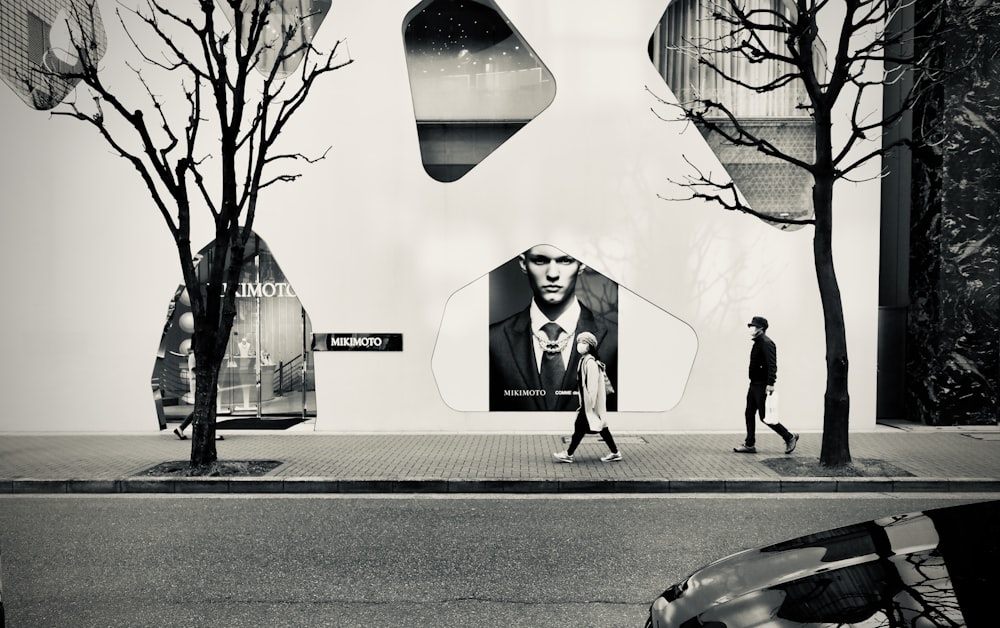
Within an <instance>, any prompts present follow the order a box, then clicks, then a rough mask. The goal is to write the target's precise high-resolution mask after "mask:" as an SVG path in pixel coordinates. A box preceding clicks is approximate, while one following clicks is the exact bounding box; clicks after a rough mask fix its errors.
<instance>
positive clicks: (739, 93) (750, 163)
mask: <svg viewBox="0 0 1000 628" xmlns="http://www.w3.org/2000/svg"><path fill="white" fill-rule="evenodd" d="M725 4H726V3H725V2H723V3H722V6H724V5H725ZM743 8H744V9H745V10H747V11H750V10H755V11H761V13H760V14H758V15H757V16H755V18H754V19H755V21H763V20H764V19H765V17H764V16H765V15H770V16H771V17H770V19H771V21H772V23H774V24H775V25H778V24H779V23H780V19H779V17H778V16H779V15H780V16H783V18H784V19H787V20H792V19H794V13H793V12H792V11H791V9H790V8H789V7H788V6H787V4H786V1H785V0H746V1H745V2H744V3H743ZM719 9H720V4H719V3H718V2H716V1H714V0H674V2H672V3H671V4H670V6H669V7H668V8H667V10H666V12H665V13H664V14H663V18H662V19H661V20H660V22H659V24H657V27H656V30H655V31H654V32H653V36H652V37H651V39H650V43H649V53H650V59H651V60H652V62H653V64H654V65H655V66H656V69H657V71H658V72H659V74H660V76H661V77H663V80H664V81H665V82H666V83H667V85H668V86H669V87H670V89H671V91H672V92H673V94H674V96H675V97H676V98H677V100H678V101H679V102H680V103H681V104H689V103H692V102H694V101H696V100H711V101H714V102H719V103H722V104H723V105H724V106H725V107H726V108H727V109H728V110H729V111H730V112H731V113H732V114H733V117H735V118H736V119H737V120H738V121H739V124H740V125H741V126H743V127H744V128H745V129H746V130H748V131H749V132H751V133H753V134H754V135H755V136H757V137H761V138H766V139H767V140H768V141H770V142H771V143H772V144H774V145H775V146H777V147H778V148H779V149H780V150H781V151H782V152H785V153H786V154H789V155H793V156H795V157H797V158H799V159H803V160H805V161H812V160H813V159H814V158H815V136H816V133H815V125H814V124H813V120H812V118H811V116H810V114H809V111H808V109H806V108H805V107H803V106H802V105H803V103H806V102H808V98H807V96H806V94H805V92H804V88H803V87H802V84H801V81H798V80H792V81H790V82H789V83H787V84H786V85H784V86H782V87H780V88H778V89H775V90H772V91H767V92H763V93H758V92H756V91H754V90H752V89H749V88H747V87H744V86H743V85H740V84H737V82H736V81H738V82H739V83H743V84H744V85H765V84H768V83H770V82H771V81H774V80H775V79H777V78H779V77H780V76H782V75H783V74H785V73H786V72H787V71H788V70H789V68H788V67H787V66H783V65H782V64H778V63H751V62H750V61H749V60H748V59H746V58H745V57H743V56H742V55H740V54H737V53H733V52H722V51H721V50H723V49H727V48H732V47H734V46H736V45H738V44H739V41H740V39H742V38H745V37H746V34H745V33H743V34H741V35H737V36H734V34H733V33H732V25H731V24H729V23H728V22H726V21H723V20H720V19H718V18H717V17H714V16H713V12H714V11H718V10H719ZM760 37H761V39H760V41H759V42H758V43H757V45H761V46H765V47H766V48H767V49H768V50H775V51H780V50H782V48H783V46H784V43H783V37H784V36H783V34H782V33H781V32H779V31H777V30H775V31H763V30H761V31H760ZM817 56H819V57H820V58H822V57H823V55H817ZM699 58H701V59H704V60H708V61H710V62H711V63H712V64H714V65H715V66H716V67H718V68H719V70H721V72H723V73H725V74H726V75H728V76H729V77H732V78H733V79H736V81H733V80H726V79H725V78H724V77H723V76H721V75H720V72H719V71H716V70H715V69H713V68H712V67H710V66H709V65H708V64H705V63H699ZM718 120H719V122H720V123H724V122H723V118H722V117H721V116H720V117H719V119H718ZM701 131H702V134H703V135H704V136H705V139H706V141H707V142H708V144H709V146H710V147H711V148H712V150H713V151H714V152H715V154H716V156H717V157H718V158H719V160H720V161H721V162H722V164H723V165H724V166H725V167H726V170H727V171H728V172H729V175H730V176H731V177H732V178H733V180H734V181H735V183H736V185H737V187H738V188H739V190H740V192H742V194H743V196H744V197H745V199H746V202H747V203H748V204H749V205H750V207H751V208H752V209H754V210H755V211H757V212H760V213H763V214H765V215H768V216H774V217H780V218H785V219H787V218H792V219H804V218H810V217H811V216H812V179H811V177H810V176H809V175H808V173H806V172H805V171H803V170H801V169H799V168H797V167H795V166H792V165H790V164H787V163H785V162H783V161H780V160H776V159H774V158H770V157H767V156H765V155H763V154H761V153H759V152H757V151H756V150H754V149H753V148H747V147H738V146H733V145H731V144H729V143H728V142H726V141H725V140H724V139H723V138H721V137H720V136H719V135H718V134H714V133H708V132H707V131H706V130H705V129H701ZM768 224H773V225H775V226H777V227H779V228H783V229H785V228H790V226H789V225H786V224H780V223H770V222H769V223H768ZM791 228H794V227H791Z"/></svg>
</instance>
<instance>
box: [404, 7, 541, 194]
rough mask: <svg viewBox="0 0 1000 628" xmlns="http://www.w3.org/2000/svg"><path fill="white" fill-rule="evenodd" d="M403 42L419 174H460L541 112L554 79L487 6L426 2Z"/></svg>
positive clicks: (410, 18)
mask: <svg viewBox="0 0 1000 628" xmlns="http://www.w3.org/2000/svg"><path fill="white" fill-rule="evenodd" d="M403 43H404V46H405V51H406V65H407V70H408V72H409V78H410V92H411V95H412V98H413V113H414V118H415V119H416V124H417V135H418V139H419V141H420V156H421V160H422V161H423V165H424V169H425V170H426V171H427V174H429V175H430V176H431V177H433V178H434V179H436V180H438V181H443V182H450V181H455V180H457V179H459V178H461V177H462V176H464V175H465V174H466V173H467V172H468V171H469V170H471V169H472V168H474V167H475V166H476V165H477V164H479V163H480V162H481V161H482V160H483V159H485V158H486V157H487V156H488V155H489V154H490V153H492V152H493V151H494V150H496V148H497V147H499V146H500V145H501V144H503V143H504V142H506V141H507V140H508V139H509V138H510V137H511V136H513V135H514V134H515V133H517V132H518V131H519V130H520V129H521V128H522V127H524V125H526V124H527V123H528V122H530V121H531V120H532V119H534V118H535V117H536V116H537V115H538V114H539V113H541V112H542V111H543V110H544V109H545V108H546V107H548V106H549V104H550V103H551V102H552V99H553V98H555V81H554V80H553V78H552V74H551V73H550V72H549V71H548V69H547V68H546V67H545V65H544V64H543V63H542V61H541V60H540V59H539V58H538V56H537V55H536V54H535V53H534V51H533V50H532V49H531V47H530V46H528V44H527V42H526V41H525V40H524V39H523V38H522V37H521V36H520V35H519V34H518V33H517V31H516V29H515V28H514V25H513V24H511V22H510V21H509V20H508V19H507V18H506V17H505V16H504V15H503V13H501V11H500V9H499V8H498V7H497V6H496V5H495V4H494V3H493V1H492V0H479V1H473V0H425V1H424V2H421V3H420V4H418V5H417V6H416V7H414V9H413V10H412V11H410V13H409V14H408V15H407V16H406V18H405V20H404V22H403Z"/></svg>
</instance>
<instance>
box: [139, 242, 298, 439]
mask: <svg viewBox="0 0 1000 628" xmlns="http://www.w3.org/2000/svg"><path fill="white" fill-rule="evenodd" d="M200 255H201V256H202V258H204V257H206V256H208V255H211V246H209V247H205V249H203V250H202V251H201V253H200ZM204 266H207V265H204ZM204 266H202V267H204ZM168 312H169V313H168V317H167V324H166V327H165V328H164V333H163V337H162V340H161V342H160V348H159V351H158V354H157V357H156V364H155V367H154V371H153V378H152V379H153V393H154V400H155V402H156V405H157V415H158V417H159V422H160V427H161V428H165V427H166V424H167V423H168V422H179V421H183V420H184V419H185V418H186V417H187V416H188V415H189V414H190V413H191V412H192V411H193V410H194V405H193V404H194V368H193V367H194V359H193V353H192V352H191V351H190V348H191V329H192V326H191V324H190V318H191V314H190V308H189V306H188V300H187V295H186V294H185V291H184V287H183V286H180V287H179V288H178V289H177V291H176V293H175V295H174V299H173V300H172V301H171V304H170V307H169V310H168ZM311 340H312V324H311V323H310V321H309V316H308V314H306V312H305V309H303V307H302V304H301V302H300V301H299V299H298V297H297V296H296V294H295V290H294V288H293V287H292V285H291V283H290V282H289V281H288V279H287V278H286V277H285V275H284V273H282V272H281V268H280V267H279V266H278V264H277V262H276V261H275V259H274V256H273V255H272V254H271V251H270V250H269V249H268V248H267V245H266V244H265V243H264V241H263V240H261V239H260V238H259V237H258V236H257V235H256V234H254V235H253V236H252V237H251V239H250V242H249V243H248V246H247V251H246V261H245V262H244V264H243V269H242V272H241V276H240V285H239V286H238V287H237V291H236V318H235V320H234V321H233V329H232V334H231V336H230V338H229V346H228V350H227V352H226V355H225V357H224V358H223V361H222V365H221V367H220V369H219V391H218V402H217V404H218V405H217V414H218V426H219V427H220V428H229V429H241V428H242V429H286V428H288V427H291V426H294V425H300V424H302V423H307V424H314V422H315V420H314V419H315V416H316V386H315V379H314V376H313V361H312V358H311V355H312V354H311V350H310V346H311Z"/></svg>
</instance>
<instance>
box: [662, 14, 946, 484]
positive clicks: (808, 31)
mask: <svg viewBox="0 0 1000 628" xmlns="http://www.w3.org/2000/svg"><path fill="white" fill-rule="evenodd" d="M948 1H949V0H935V1H934V5H935V7H934V9H935V10H931V11H926V12H925V13H924V14H923V15H922V16H920V17H917V18H916V19H915V20H912V21H907V22H904V21H902V20H901V19H900V18H901V15H902V14H903V13H904V12H911V14H912V7H913V2H914V0H842V1H840V2H831V0H704V2H703V4H706V5H708V6H709V7H710V8H709V10H708V11H707V12H706V15H707V17H706V18H705V19H708V20H711V21H712V22H713V23H714V26H713V29H712V33H713V35H712V36H711V37H689V38H685V39H684V40H682V41H678V42H674V43H673V44H672V45H669V46H668V50H669V51H670V52H672V53H673V54H679V55H687V56H689V57H690V58H692V59H693V60H694V61H696V62H697V64H698V65H700V66H703V67H705V68H707V69H708V70H709V71H710V74H712V75H713V76H714V77H715V81H716V83H721V84H724V85H726V86H728V87H729V88H735V91H740V90H743V91H745V92H746V93H749V94H751V96H752V97H763V96H764V95H766V94H769V93H774V92H778V91H779V90H783V89H784V90H787V89H788V88H790V87H791V88H795V91H796V93H798V94H799V95H801V100H800V101H799V102H798V103H797V107H798V108H799V110H801V111H804V112H805V113H807V114H808V116H809V117H810V119H811V121H812V126H813V128H814V137H815V142H814V151H812V152H813V154H812V155H811V156H810V157H807V158H804V157H802V156H801V155H796V154H793V153H792V152H790V151H788V150H785V149H783V148H782V147H781V146H780V145H779V144H780V142H778V141H776V140H775V139H774V138H772V137H768V136H767V132H768V127H766V126H763V127H755V126H753V125H750V124H747V123H746V121H745V120H744V119H743V118H741V116H740V113H739V111H738V109H737V107H736V106H735V105H734V104H733V103H731V102H724V101H723V99H721V98H718V97H717V96H716V94H713V93H709V92H705V91H701V92H698V91H695V92H694V93H693V94H691V95H690V97H689V98H684V97H683V96H678V97H679V98H680V99H681V102H680V104H679V106H680V108H681V110H682V112H683V116H684V117H685V118H686V119H687V120H690V121H692V122H694V123H695V124H696V125H697V126H698V127H699V128H700V129H702V131H703V132H706V133H708V134H709V135H710V136H711V135H714V136H716V137H718V138H721V139H722V140H723V142H724V143H726V144H729V145H732V146H735V147H740V149H741V150H743V149H746V150H753V151H757V152H758V153H760V154H762V155H764V156H765V157H767V158H768V159H770V160H773V161H775V162H780V163H784V164H789V165H792V166H794V167H795V168H797V169H799V170H801V171H803V172H805V173H808V178H809V179H810V180H811V183H812V207H811V212H810V213H811V216H807V217H786V216H780V215H772V214H769V213H767V212H766V211H764V210H762V209H761V208H755V207H751V206H750V205H749V203H747V201H746V200H745V198H744V197H743V196H742V195H741V194H739V193H738V190H737V186H736V184H735V183H733V182H732V181H729V180H726V181H723V180H721V179H718V178H713V176H712V174H711V173H705V172H702V171H700V170H698V169H697V168H695V169H694V174H693V175H690V176H688V177H687V178H686V179H685V180H684V181H683V182H681V184H682V185H683V186H684V187H685V188H686V189H687V190H689V192H690V195H691V196H690V197H691V198H699V199H704V200H708V201H711V202H713V203H716V204H718V205H720V206H721V207H723V208H724V209H727V210H732V211H739V212H744V213H747V214H750V215H754V216H757V217H759V218H761V219H763V220H766V221H768V222H771V223H774V224H776V225H784V226H788V225H812V227H813V229H814V239H813V259H814V263H815V269H816V278H817V282H818V286H819V293H820V300H821V303H822V308H823V322H824V329H825V340H826V390H825V394H824V406H823V442H822V449H821V452H820V462H821V463H822V464H824V465H829V466H842V465H846V464H848V463H850V462H851V453H850V446H849V440H848V421H849V415H850V396H849V393H848V384H847V382H848V377H847V375H848V356H847V337H846V333H845V327H844V310H843V304H842V300H841V293H840V287H839V284H838V281H837V276H836V272H835V269H834V259H833V246H832V236H833V209H834V202H833V199H834V188H835V184H836V183H837V182H838V181H851V180H858V178H859V177H862V176H865V175H863V174H862V172H863V168H864V167H866V165H870V164H871V163H872V162H874V163H875V164H878V165H881V160H882V158H883V157H885V156H886V155H887V154H888V153H889V152H890V151H893V150H895V149H898V148H900V147H902V146H905V145H909V144H910V143H911V140H910V139H909V138H908V137H907V136H906V135H899V136H895V137H889V136H887V135H886V130H887V129H889V128H891V127H893V126H894V125H897V123H899V122H900V120H901V119H903V118H904V116H905V115H907V112H908V111H909V109H910V108H911V107H912V106H913V105H914V103H915V102H917V101H918V100H919V99H921V98H922V97H923V96H924V95H925V94H926V93H927V92H928V90H929V89H931V88H932V87H933V86H934V85H935V84H936V83H937V82H938V81H939V80H940V75H941V72H940V70H939V69H937V68H933V67H931V64H930V63H929V61H928V60H929V59H931V58H932V56H933V55H932V51H933V50H934V49H935V48H936V47H937V46H938V45H939V44H938V36H939V35H940V30H941V28H940V24H939V19H938V18H939V15H938V11H937V10H938V9H939V8H940V7H941V6H943V5H945V4H946V3H947V2H948ZM838 12H839V19H837V14H838ZM831 14H833V15H831ZM822 20H826V21H828V22H834V23H836V25H837V26H839V32H835V33H834V36H835V37H836V38H835V39H832V40H831V41H829V42H828V43H829V44H831V46H830V48H829V50H828V49H827V47H826V46H827V44H826V43H825V42H823V41H821V39H820V23H821V21H822ZM918 29H919V30H918ZM918 33H919V34H918ZM733 59H735V60H736V62H735V63H733V62H732V60H733ZM762 65H770V66H771V67H772V68H776V69H775V70H772V71H771V72H762V73H756V74H755V73H752V72H750V73H747V72H740V71H739V68H748V67H761V66H762ZM890 85H891V86H896V87H901V90H900V91H901V93H902V95H901V97H900V98H899V100H898V103H897V105H896V106H895V107H893V108H891V109H883V110H882V111H881V113H879V112H878V111H877V110H874V108H873V107H872V100H871V99H872V98H878V94H880V90H881V89H882V88H883V87H885V86H890ZM730 91H733V90H732V89H731V90H730ZM661 103H663V104H672V103H667V102H666V101H664V100H662V99H661ZM875 103H876V104H879V103H881V100H876V101H875ZM835 120H836V122H835ZM844 125H847V126H846V129H845V127H844ZM838 126H839V129H838ZM838 131H839V132H838ZM845 131H846V132H845ZM868 176H870V175H868Z"/></svg>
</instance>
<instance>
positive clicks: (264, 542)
mask: <svg viewBox="0 0 1000 628" xmlns="http://www.w3.org/2000/svg"><path fill="white" fill-rule="evenodd" d="M961 497H962V498H960V499H956V498H954V497H951V498H948V497H945V496H940V495H925V496H920V495H916V496H906V495H900V494H893V495H880V496H875V497H867V496H847V497H838V498H830V497H829V496H822V497H814V498H810V497H804V498H790V497H784V496H772V495H747V496H740V497H733V496H725V497H696V496H684V497H680V496H673V497H669V496H664V497H653V496H640V497H626V496H607V495H601V496H572V497H570V496H567V497H553V496H544V497H538V496H536V497H523V498H518V497H513V498H500V499H497V498H496V497H495V496H484V497H481V498H461V497H458V498H455V497H434V496H420V497H399V496H395V497H391V496H390V497H364V496H353V497H352V496H330V497H309V496H305V497H277V498H275V497H238V496H237V497H226V496H204V497H199V496H182V497H164V496H111V495H103V496H93V497H90V496H79V497H77V496H72V497H53V496H23V497H17V496H4V497H0V552H2V567H3V572H2V576H3V577H2V582H3V586H4V591H3V599H4V602H5V604H6V607H7V622H8V626H9V627H14V628H20V627H35V626H39V627H41V626H44V627H51V626H74V627H86V626H109V627H111V626H113V627H115V628H118V627H141V626H156V627H165V626H194V625H204V626H254V627H256V626H365V627H368V626H434V627H447V626H461V627H463V628H467V627H469V626H504V627H506V626H527V627H534V626H538V627H546V628H548V627H555V626H608V627H613V626H633V627H640V626H642V623H643V621H644V619H645V616H646V613H647V609H648V605H649V603H650V601H651V600H652V599H653V598H654V597H655V596H656V595H658V594H659V593H660V592H661V591H662V590H663V589H664V588H666V586H667V585H669V584H671V583H672V582H674V581H676V580H678V579H680V578H682V577H684V576H685V575H686V574H687V572H689V571H691V570H693V569H695V568H697V567H699V566H701V565H703V564H705V563H707V562H710V561H712V560H714V559H716V558H720V557H722V556H724V555H726V554H729V553H732V552H735V551H738V550H741V549H745V548H747V547H753V546H757V545H762V544H767V543H773V542H776V541H780V540H783V539H787V538H791V537H794V536H799V535H801V534H806V533H808V532H814V531H817V530H821V529H824V528H828V527H834V526H839V525H846V524H849V523H855V522H858V521H861V520H864V519H870V518H873V517H879V516H885V515H889V514H894V513H898V512H907V511H912V510H920V509H923V508H929V507H935V506H942V505H947V504H955V503H960V502H964V501H978V500H980V499H982V497H975V496H961Z"/></svg>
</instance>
